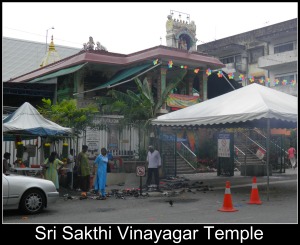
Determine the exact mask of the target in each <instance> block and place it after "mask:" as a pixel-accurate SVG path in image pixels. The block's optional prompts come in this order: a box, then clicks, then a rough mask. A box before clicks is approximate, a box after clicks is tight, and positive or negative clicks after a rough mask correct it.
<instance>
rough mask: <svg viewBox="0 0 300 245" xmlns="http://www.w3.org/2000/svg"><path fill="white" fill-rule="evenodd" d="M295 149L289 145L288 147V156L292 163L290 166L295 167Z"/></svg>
mask: <svg viewBox="0 0 300 245" xmlns="http://www.w3.org/2000/svg"><path fill="white" fill-rule="evenodd" d="M295 155H296V149H295V148H294V147H293V146H292V145H291V146H290V148H289V149H288V157H289V159H290V163H291V165H292V168H293V169H295V168H296V156H295Z"/></svg>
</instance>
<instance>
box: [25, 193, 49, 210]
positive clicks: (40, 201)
mask: <svg viewBox="0 0 300 245" xmlns="http://www.w3.org/2000/svg"><path fill="white" fill-rule="evenodd" d="M45 202H46V200H45V196H44V194H43V193H42V192H41V191H40V190H37V189H32V190H28V191H26V192H25V193H24V195H23V197H22V199H21V203H20V208H21V211H22V212H24V213H27V214H35V213H39V212H40V211H42V210H43V208H44V206H45Z"/></svg>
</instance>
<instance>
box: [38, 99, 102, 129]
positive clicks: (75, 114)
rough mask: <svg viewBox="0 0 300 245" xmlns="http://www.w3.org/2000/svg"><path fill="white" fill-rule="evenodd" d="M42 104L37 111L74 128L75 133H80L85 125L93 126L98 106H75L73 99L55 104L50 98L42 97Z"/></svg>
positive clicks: (75, 102) (58, 122)
mask: <svg viewBox="0 0 300 245" xmlns="http://www.w3.org/2000/svg"><path fill="white" fill-rule="evenodd" d="M42 102H43V106H42V107H38V111H39V112H40V113H41V114H42V115H43V116H44V117H45V118H48V119H49V120H51V121H53V122H55V123H57V124H59V125H61V126H64V127H70V128H74V129H75V133H80V132H81V131H83V130H85V128H86V127H95V125H94V124H93V119H94V116H95V114H96V113H98V112H99V111H98V108H97V107H96V106H95V105H92V104H90V105H88V106H86V107H84V108H77V101H76V100H75V99H71V100H63V101H61V102H60V103H57V104H55V105H53V104H52V102H51V100H50V99H42Z"/></svg>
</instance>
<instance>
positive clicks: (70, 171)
mask: <svg viewBox="0 0 300 245" xmlns="http://www.w3.org/2000/svg"><path fill="white" fill-rule="evenodd" d="M67 163H68V164H67V168H68V170H67V186H68V187H69V188H70V189H72V188H73V169H74V166H75V162H74V149H70V154H69V155H68V159H67Z"/></svg>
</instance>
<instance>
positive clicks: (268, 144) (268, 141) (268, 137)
mask: <svg viewBox="0 0 300 245" xmlns="http://www.w3.org/2000/svg"><path fill="white" fill-rule="evenodd" d="M270 153H271V152H270V118H268V119H267V200H268V201H269V175H270V174H269V161H270Z"/></svg>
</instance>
